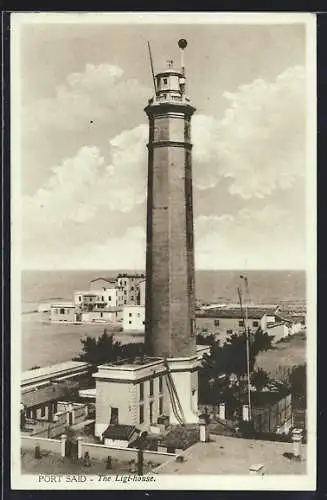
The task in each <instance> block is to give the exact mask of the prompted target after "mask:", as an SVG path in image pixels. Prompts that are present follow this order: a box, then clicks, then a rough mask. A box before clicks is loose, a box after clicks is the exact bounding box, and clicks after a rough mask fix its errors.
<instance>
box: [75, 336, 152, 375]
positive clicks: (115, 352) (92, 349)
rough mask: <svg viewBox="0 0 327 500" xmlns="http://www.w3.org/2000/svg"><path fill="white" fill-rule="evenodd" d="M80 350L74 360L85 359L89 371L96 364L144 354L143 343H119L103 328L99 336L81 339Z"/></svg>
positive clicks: (92, 369) (93, 368) (95, 366)
mask: <svg viewBox="0 0 327 500" xmlns="http://www.w3.org/2000/svg"><path fill="white" fill-rule="evenodd" d="M81 343H82V345H83V348H82V352H81V353H80V355H79V356H78V357H77V358H75V361H86V362H87V363H90V364H91V367H92V368H91V371H95V370H96V368H97V366H99V365H103V364H105V363H111V362H114V361H117V360H118V359H119V358H120V359H129V360H133V359H135V357H136V356H142V355H143V354H144V344H143V343H130V344H123V345H122V344H121V342H120V341H118V340H115V339H114V336H113V335H112V334H111V335H108V333H107V331H106V330H105V331H104V332H103V334H102V335H101V336H100V337H97V338H95V337H86V338H85V339H81Z"/></svg>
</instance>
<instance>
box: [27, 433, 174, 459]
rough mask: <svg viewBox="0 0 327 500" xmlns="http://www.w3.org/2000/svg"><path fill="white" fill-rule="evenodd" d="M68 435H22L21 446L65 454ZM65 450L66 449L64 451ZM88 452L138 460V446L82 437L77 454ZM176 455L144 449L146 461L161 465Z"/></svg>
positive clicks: (96, 455)
mask: <svg viewBox="0 0 327 500" xmlns="http://www.w3.org/2000/svg"><path fill="white" fill-rule="evenodd" d="M67 442H68V441H67V437H66V436H62V438H61V439H60V440H59V439H48V438H44V437H39V436H22V437H21V448H22V449H23V450H24V449H25V450H26V449H28V450H35V447H36V446H39V447H40V451H41V452H42V451H48V452H52V453H56V454H62V456H63V454H65V455H67V451H68V449H69V446H67ZM63 450H65V451H63ZM85 453H88V455H89V457H90V459H91V460H92V458H93V459H97V460H106V459H107V458H108V456H110V457H111V458H112V459H116V460H119V461H120V462H130V461H131V460H135V462H137V460H138V450H137V449H136V448H118V447H110V446H104V445H103V444H93V443H84V442H83V440H82V439H81V438H79V439H78V443H77V446H76V454H78V457H80V458H82V457H84V456H85ZM174 457H176V454H175V453H166V452H161V451H150V450H144V452H143V458H144V461H145V462H152V463H153V464H156V465H160V464H163V463H165V462H167V461H168V460H170V459H172V458H174Z"/></svg>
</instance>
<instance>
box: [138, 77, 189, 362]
mask: <svg viewBox="0 0 327 500" xmlns="http://www.w3.org/2000/svg"><path fill="white" fill-rule="evenodd" d="M155 84H156V95H155V96H154V98H153V99H151V100H150V101H149V105H148V106H147V107H146V108H145V112H146V113H147V116H148V119H149V143H148V200H147V253H146V277H147V279H146V287H147V288H146V332H145V344H146V349H147V352H148V354H150V355H152V356H162V357H167V358H185V357H190V356H191V357H192V356H194V355H195V353H196V342H195V327H194V323H195V297H194V239H193V202H192V143H191V117H192V115H193V113H194V111H195V108H193V107H192V106H191V104H190V102H189V99H188V98H187V97H186V96H185V94H184V91H185V77H184V74H183V72H179V71H176V70H173V69H172V68H169V69H167V70H166V71H164V72H162V73H159V74H157V75H156V77H155Z"/></svg>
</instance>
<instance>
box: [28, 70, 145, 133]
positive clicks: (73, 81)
mask: <svg viewBox="0 0 327 500" xmlns="http://www.w3.org/2000/svg"><path fill="white" fill-rule="evenodd" d="M149 92H150V90H149V89H148V88H146V87H144V86H143V85H141V84H140V83H139V82H138V81H137V80H136V79H132V78H130V79H126V78H125V77H124V74H123V70H122V69H121V68H119V67H118V66H114V65H111V64H107V63H102V64H99V65H97V66H96V65H93V64H87V65H86V67H85V70H84V71H83V72H80V73H72V74H70V75H68V76H67V81H66V83H65V84H63V85H60V86H58V87H57V88H56V91H55V96H54V97H48V98H42V99H38V100H36V101H34V102H32V103H30V104H29V106H27V107H25V113H24V118H25V126H24V129H26V130H27V132H30V131H34V132H35V131H37V130H40V129H41V130H42V129H44V127H45V128H46V129H49V128H51V129H53V130H58V131H60V132H63V131H73V132H77V131H79V130H83V129H85V127H87V126H88V125H89V123H90V121H91V123H92V122H96V123H99V124H101V123H107V122H108V121H109V122H110V121H111V122H112V123H116V125H117V122H121V121H122V120H124V118H125V119H126V118H128V112H129V109H130V108H131V107H133V103H134V102H135V100H137V101H138V100H139V99H143V100H144V102H146V99H147V98H148V96H149V95H151V93H149Z"/></svg>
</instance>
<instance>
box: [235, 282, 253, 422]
mask: <svg viewBox="0 0 327 500" xmlns="http://www.w3.org/2000/svg"><path fill="white" fill-rule="evenodd" d="M240 278H241V279H242V280H244V283H245V289H246V292H247V294H246V296H245V300H244V314H243V301H242V292H241V290H240V288H238V293H239V299H240V305H241V311H242V316H243V321H244V333H245V342H246V371H247V386H248V406H249V420H250V421H251V419H252V411H251V380H250V339H249V333H250V332H249V326H248V304H247V299H248V297H247V295H248V289H249V285H248V279H247V277H246V276H244V275H242V274H241V276H240Z"/></svg>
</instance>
